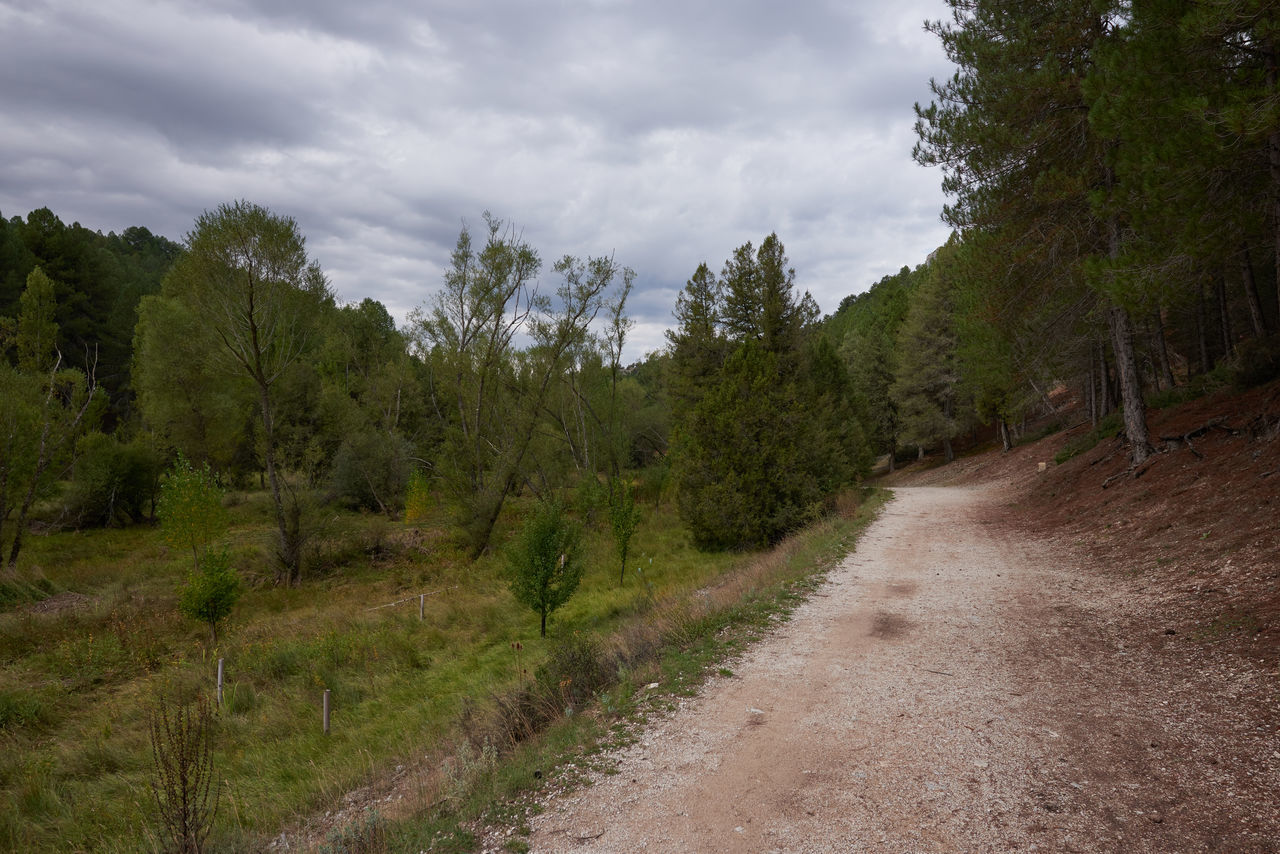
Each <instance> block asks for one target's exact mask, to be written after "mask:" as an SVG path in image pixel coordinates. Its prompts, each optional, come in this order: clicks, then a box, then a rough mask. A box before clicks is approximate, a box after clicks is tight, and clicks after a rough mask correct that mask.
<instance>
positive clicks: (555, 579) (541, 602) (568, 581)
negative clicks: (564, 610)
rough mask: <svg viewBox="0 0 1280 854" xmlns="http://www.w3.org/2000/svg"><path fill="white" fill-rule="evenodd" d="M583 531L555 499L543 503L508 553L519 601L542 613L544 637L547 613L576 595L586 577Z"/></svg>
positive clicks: (512, 578) (545, 634) (508, 566)
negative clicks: (581, 550)
mask: <svg viewBox="0 0 1280 854" xmlns="http://www.w3.org/2000/svg"><path fill="white" fill-rule="evenodd" d="M580 541H581V531H580V529H579V528H578V526H577V525H575V524H574V523H573V522H572V521H571V520H570V519H568V518H566V516H565V514H564V509H563V508H562V507H561V506H560V505H559V504H558V503H555V502H542V503H540V504H539V505H538V509H537V511H536V512H535V513H534V515H533V516H532V517H530V518H529V520H528V521H527V522H526V523H525V525H524V528H522V529H521V531H520V535H519V536H518V537H517V538H516V541H515V543H514V544H513V545H512V547H511V549H510V551H509V552H508V554H507V569H508V573H509V584H510V587H511V592H512V594H514V595H515V597H516V600H517V601H519V602H520V603H521V604H523V605H527V606H528V607H530V608H532V609H533V610H534V611H537V612H538V615H539V617H540V618H541V629H542V637H544V638H545V637H546V636H547V616H548V615H549V614H550V613H551V612H552V611H554V610H556V609H557V608H559V607H560V606H561V605H563V604H564V603H565V602H568V601H569V598H570V597H571V596H573V594H574V592H575V591H576V590H577V589H578V583H579V582H580V581H581V580H582V571H583V564H582V561H581V559H580V557H579V543H580Z"/></svg>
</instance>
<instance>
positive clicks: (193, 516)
mask: <svg viewBox="0 0 1280 854" xmlns="http://www.w3.org/2000/svg"><path fill="white" fill-rule="evenodd" d="M159 515H160V528H161V531H162V533H163V534H164V538H165V540H166V542H168V543H169V544H170V545H172V546H176V547H178V548H183V549H186V548H190V549H191V561H192V566H193V572H192V573H191V574H190V576H188V578H187V581H186V584H184V585H183V588H182V590H181V595H180V598H179V599H178V610H179V611H181V612H182V613H183V615H184V616H187V617H190V618H192V619H194V620H203V621H204V622H205V623H207V624H208V625H209V637H210V639H211V640H212V642H213V643H217V642H218V624H219V623H221V622H222V621H223V620H224V619H226V617H227V616H228V615H229V614H230V613H231V609H232V608H233V607H234V606H235V604H236V600H237V599H239V598H240V593H241V592H242V591H243V589H244V586H243V585H242V584H241V583H240V576H239V575H237V574H236V571H235V569H234V568H232V566H231V557H230V555H229V554H227V551H226V549H220V550H216V551H213V552H208V553H206V551H205V549H206V546H208V545H209V543H210V542H212V541H213V540H215V539H217V538H218V536H220V535H221V534H222V533H223V532H224V531H225V530H226V529H227V515H226V512H225V511H224V510H223V509H222V490H221V489H219V488H218V484H217V481H216V480H215V478H214V476H213V472H212V471H210V469H209V464H208V463H205V464H204V466H203V467H201V468H195V467H193V466H192V465H191V463H190V462H188V461H187V460H186V459H184V458H183V457H178V461H177V463H175V464H174V466H173V469H172V470H171V471H170V472H169V477H168V479H167V480H166V481H165V483H164V485H163V486H162V487H161V490H160V507H159ZM202 556H203V561H202V560H201V558H202Z"/></svg>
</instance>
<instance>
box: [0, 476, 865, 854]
mask: <svg viewBox="0 0 1280 854" xmlns="http://www.w3.org/2000/svg"><path fill="white" fill-rule="evenodd" d="M227 504H228V508H227V509H228V512H229V515H230V516H231V528H230V531H229V532H228V534H227V535H226V537H225V538H224V541H223V542H220V543H218V544H217V545H218V546H220V547H222V546H225V547H226V548H227V549H228V550H229V552H230V554H231V556H232V561H233V563H234V564H235V565H236V568H237V569H238V570H240V571H241V573H242V575H243V576H244V577H245V579H246V581H247V583H248V584H249V589H248V590H247V592H246V593H245V595H244V597H243V598H242V599H241V601H240V602H239V603H237V605H236V606H235V609H234V611H233V613H232V614H231V616H230V617H229V618H228V620H227V623H226V628H225V631H220V632H219V635H218V639H217V642H216V644H215V643H213V642H211V639H210V636H209V632H208V630H207V627H204V626H201V625H200V624H199V623H196V622H195V621H191V620H186V619H183V618H182V617H181V616H180V615H179V613H178V610H177V601H178V588H179V583H180V581H181V580H182V579H183V578H184V577H185V574H186V564H185V563H184V558H185V555H179V554H176V553H171V552H169V551H168V550H167V549H166V548H165V547H164V545H163V544H162V543H161V542H160V539H159V536H158V533H157V532H156V531H155V530H154V529H150V528H147V527H145V526H137V527H132V528H126V529H107V530H96V531H90V532H63V533H55V534H50V535H48V536H42V537H34V538H32V540H31V542H30V544H29V548H28V549H27V550H26V551H25V552H24V558H25V566H26V573H27V574H26V576H25V577H26V578H27V581H26V582H24V583H26V584H30V585H32V586H35V585H39V587H40V588H41V590H40V591H39V592H34V595H35V596H37V597H39V595H40V592H46V591H54V590H56V591H66V592H67V593H68V594H69V595H68V597H67V598H66V599H65V600H62V601H60V602H59V607H58V608H50V609H47V610H39V609H34V608H31V607H29V606H27V605H21V604H18V603H10V604H9V606H8V607H9V610H7V611H6V612H4V613H0V736H2V737H3V738H4V742H5V746H6V748H7V749H6V750H5V751H3V752H0V850H13V851H45V850H66V851H77V850H94V851H104V852H123V851H136V850H139V848H145V847H146V845H145V842H144V840H145V839H146V838H147V833H148V828H151V827H154V826H155V823H156V818H155V816H154V814H153V813H154V809H153V807H152V806H151V805H150V804H149V798H148V797H147V793H148V791H149V789H148V780H149V778H150V776H151V772H152V769H151V749H150V744H149V736H148V730H147V714H146V710H147V705H148V702H149V698H151V697H154V696H155V694H156V691H157V690H158V689H160V688H161V687H164V688H166V689H167V690H172V691H178V692H181V693H183V694H185V695H188V696H194V695H195V694H198V693H200V692H209V693H212V690H213V687H214V686H213V683H214V677H215V674H216V672H217V663H218V660H219V659H222V660H223V661H224V664H225V685H224V697H223V704H222V706H221V708H220V709H218V711H217V713H216V714H217V719H218V725H217V739H216V743H215V744H214V749H213V763H214V767H215V768H216V773H217V780H218V786H219V792H218V794H219V796H220V799H221V800H220V803H221V807H220V808H219V810H218V814H217V816H216V819H215V820H214V822H213V827H212V830H211V832H210V835H209V839H208V843H207V845H206V846H205V850H208V851H221V852H235V851H245V852H248V851H258V850H262V847H263V846H264V844H265V842H266V841H267V840H269V839H271V838H274V837H278V836H279V834H280V831H281V830H282V829H284V828H287V827H288V826H290V824H291V823H292V822H295V821H297V819H298V817H299V816H305V815H310V814H313V813H316V812H319V813H323V812H325V811H326V810H330V809H332V808H333V806H334V805H335V804H337V803H338V802H339V801H340V800H341V799H342V797H343V795H344V794H345V793H347V792H351V791H353V790H356V789H359V788H360V787H362V786H365V785H368V784H370V783H371V782H374V781H376V780H378V779H381V777H382V776H383V774H384V771H385V769H387V768H392V767H395V766H396V765H399V764H403V765H405V766H406V767H409V768H412V769H414V774H415V775H417V779H418V780H419V784H418V787H417V789H416V790H415V794H414V797H413V798H412V799H411V800H412V801H413V803H414V804H417V805H418V806H419V807H420V808H421V809H423V810H425V809H426V808H427V807H428V806H430V805H432V804H435V806H434V807H433V808H432V809H433V810H434V812H430V813H429V814H430V815H432V816H436V818H433V819H430V821H435V822H438V826H439V827H440V828H453V830H448V831H447V832H446V831H444V830H442V831H441V833H444V834H445V835H446V836H447V835H448V834H450V833H456V834H459V838H462V837H463V836H465V834H466V831H465V828H463V825H462V823H461V820H460V819H459V818H458V816H467V815H475V814H477V811H478V810H479V809H480V807H479V806H476V805H477V804H491V803H492V802H493V800H494V793H495V792H506V791H516V790H518V789H519V785H520V784H523V783H524V782H526V778H528V779H534V778H533V775H532V769H528V768H522V767H521V766H520V764H519V763H520V762H521V761H528V762H536V763H539V764H541V763H544V762H548V761H549V760H546V759H544V758H542V757H543V754H541V753H537V752H536V751H541V750H546V751H550V752H551V753H556V752H557V751H558V750H565V751H570V752H572V751H574V750H578V749H580V746H581V745H582V744H584V743H586V741H585V740H586V739H588V738H603V737H606V736H607V733H608V729H607V727H605V728H604V729H600V730H598V731H597V729H596V728H597V727H599V726H601V723H600V722H601V721H603V720H609V721H614V720H620V719H621V718H622V717H625V716H626V715H627V714H630V713H631V710H634V709H635V708H636V707H637V702H638V701H637V700H636V697H637V695H639V694H643V691H642V690H639V689H638V688H637V686H638V685H645V684H649V683H651V682H653V681H661V682H662V683H663V684H664V685H669V686H671V687H672V689H673V690H674V689H676V688H678V686H680V685H686V684H689V685H691V684H694V680H695V679H696V678H697V677H695V676H694V674H695V673H696V672H698V667H700V666H701V665H700V664H699V663H698V662H700V661H702V660H703V658H704V657H706V656H710V655H712V654H721V653H723V651H724V650H726V649H728V650H730V651H731V650H732V649H733V648H736V647H732V646H730V645H729V644H730V641H727V640H724V639H721V638H719V637H718V633H720V632H721V631H722V630H724V629H725V627H726V626H729V625H739V624H740V625H742V626H747V627H751V628H749V630H748V629H743V632H745V634H750V633H752V632H758V631H759V630H761V626H762V625H763V624H762V623H761V622H760V621H761V620H762V619H763V618H762V617H760V616H759V614H761V613H763V611H761V610H760V609H761V608H764V607H765V606H764V605H762V604H751V603H754V602H756V601H757V599H759V600H760V602H774V601H776V602H778V603H783V604H785V602H786V601H788V599H789V597H791V596H793V595H794V596H798V595H799V593H800V592H801V588H802V584H803V582H802V581H801V578H802V577H803V576H805V575H806V574H807V573H809V572H811V571H812V568H813V566H815V565H816V563H815V560H816V559H814V558H813V557H812V556H809V557H805V556H804V554H803V552H804V549H806V548H818V546H814V545H810V546H797V545H787V546H785V547H783V548H781V549H780V550H778V551H777V552H775V553H771V554H777V555H784V556H785V557H782V558H777V559H778V560H781V561H782V563H781V564H778V565H771V564H768V561H769V560H774V558H766V557H761V556H756V555H733V554H704V553H700V552H697V551H696V550H695V549H693V547H692V544H691V543H690V542H689V539H688V536H687V534H685V533H684V531H683V529H682V528H681V526H680V525H679V523H678V521H677V520H676V519H675V518H674V513H673V511H672V510H671V508H670V507H668V506H662V507H659V508H654V507H653V505H648V506H646V513H645V519H644V521H643V523H642V525H641V527H640V528H639V530H638V531H637V532H636V535H635V539H634V541H633V543H632V546H631V555H632V558H631V560H630V565H629V566H628V568H627V572H626V578H625V583H623V584H619V582H618V570H617V566H618V564H617V559H616V556H615V553H614V551H613V543H612V537H611V536H610V534H609V532H608V531H607V530H606V529H605V524H606V523H605V522H604V521H603V520H598V521H597V523H596V524H595V526H594V527H591V528H589V529H588V532H587V536H586V540H585V542H584V548H585V554H584V557H585V560H586V562H587V565H588V567H589V570H588V573H587V575H586V577H585V578H584V579H583V582H582V586H581V588H580V589H579V591H578V593H577V594H576V596H575V597H574V598H573V599H572V600H571V601H570V602H569V603H568V604H566V605H565V606H564V607H563V608H562V609H561V610H559V611H557V612H556V613H555V615H554V617H553V619H552V621H551V622H550V623H549V625H548V633H549V635H550V637H549V638H548V639H547V641H541V640H540V639H539V638H538V637H537V634H538V623H537V620H536V618H535V615H532V614H531V613H530V612H529V611H528V610H527V609H525V608H523V607H521V606H519V605H518V604H517V603H515V601H514V600H513V599H512V597H511V596H510V594H509V593H508V591H507V589H506V585H505V582H504V579H503V576H502V572H501V567H500V565H499V560H498V559H496V558H493V557H486V558H482V559H481V560H480V561H477V562H475V563H472V562H469V561H467V560H466V559H465V557H464V556H463V555H462V553H461V552H460V550H459V547H458V546H457V545H456V544H454V543H453V542H452V541H451V540H450V539H449V538H448V537H443V536H439V535H438V532H439V531H441V530H444V529H445V523H444V518H445V514H444V510H443V508H440V507H435V508H433V511H432V512H433V513H434V514H435V515H434V516H433V517H432V518H431V519H430V520H427V521H424V522H423V523H422V525H421V526H412V525H405V524H403V523H388V522H387V521H386V520H385V518H383V517H377V516H370V515H362V514H358V513H348V512H345V511H344V512H342V513H341V514H340V516H339V517H336V518H335V521H333V522H331V523H329V526H328V529H327V536H328V537H329V538H331V539H332V544H331V545H326V548H327V549H329V550H330V553H331V554H337V553H339V552H341V553H342V562H341V564H338V563H332V564H331V563H328V562H326V563H325V566H324V570H323V572H317V573H315V574H313V575H311V576H309V577H308V579H307V580H306V581H305V583H304V584H303V585H302V586H301V587H297V588H292V587H274V586H270V585H269V584H267V583H264V582H265V580H266V579H268V578H269V577H270V571H269V566H268V564H267V563H266V561H267V557H266V556H267V555H269V554H270V544H271V537H272V528H271V519H270V514H269V512H267V509H268V508H267V504H266V502H265V501H264V500H263V497H262V496H261V495H260V494H257V493H248V494H237V495H234V496H231V498H230V500H228V502H227ZM517 509H518V508H517ZM848 525H849V523H847V522H843V521H841V522H827V523H823V524H822V525H819V526H817V527H816V528H814V529H813V530H812V531H811V532H806V533H805V534H803V535H801V536H800V537H799V538H797V539H795V540H793V541H791V542H792V543H802V544H803V543H825V544H826V545H824V546H822V548H825V549H827V552H824V554H827V553H830V554H834V552H835V550H837V545H838V543H839V542H841V541H845V540H847V536H848V535H847V533H845V532H846V531H847V530H848ZM797 549H799V551H796V550H797ZM792 562H794V563H795V566H791V563H792ZM818 562H819V563H820V561H818ZM763 565H770V566H773V568H771V569H768V570H767V571H766V570H763V569H759V568H756V569H753V568H752V567H758V566H763ZM32 579H36V580H35V581H32ZM695 591H702V592H701V593H695ZM70 594H74V596H71V595H70ZM420 594H425V595H424V596H423V598H422V599H419V595H420ZM29 595H31V592H30V591H27V592H24V593H23V594H22V595H21V596H20V597H15V598H27V597H28V596H29ZM722 597H723V598H722ZM41 598H42V597H41ZM419 602H421V603H422V616H421V619H420V618H419ZM737 602H741V603H747V604H735V605H732V606H731V605H729V604H727V603H737ZM708 603H711V604H710V605H709V604H708ZM769 607H773V606H769ZM752 615H755V616H752ZM734 631H737V630H734ZM732 635H733V633H732V632H728V633H726V637H730V636H732ZM733 643H736V641H735V642H733ZM717 651H718V652H717ZM326 689H328V690H329V692H330V698H331V705H332V726H331V731H330V733H329V734H328V735H325V734H324V733H323V732H322V731H321V720H320V702H321V697H322V696H323V694H324V691H325V690H326ZM465 698H472V699H471V700H467V699H465ZM600 709H605V710H608V711H606V712H604V713H603V717H602V716H601V713H599V712H598V711H596V710H600ZM587 710H593V711H591V713H589V714H584V712H585V711H587ZM619 716H621V717H619ZM579 728H580V729H579ZM486 745H487V747H486ZM531 745H538V747H537V748H536V751H535V752H532V753H531V752H530V751H531V750H535V749H534V748H533V747H531ZM486 751H488V752H486ZM486 756H493V757H494V758H495V759H497V758H499V757H500V758H501V760H502V761H497V762H495V763H493V764H490V763H489V762H488V760H487V759H486V758H485V757H486ZM521 756H528V757H532V758H529V759H527V760H520V759H519V758H518V757H521ZM446 760H447V761H446ZM513 762H514V763H515V764H512V763H513ZM446 767H448V768H451V769H452V771H451V772H450V773H451V774H452V777H450V776H449V775H448V774H445V773H444V771H443V770H442V769H444V768H446ZM469 804H470V805H472V806H468V805H469ZM362 821H364V825H362V826H361V827H355V828H350V829H349V830H350V831H351V832H350V833H347V831H345V830H343V831H339V832H337V833H336V834H335V835H334V837H333V838H332V839H331V840H329V841H328V842H326V843H325V844H327V845H329V848H330V850H333V851H339V850H351V851H376V850H382V848H380V846H385V845H388V844H392V845H394V846H396V847H392V848H390V849H387V850H401V848H400V846H399V843H398V842H395V840H398V839H404V838H411V837H412V838H419V837H423V836H424V834H425V836H429V837H431V838H432V839H434V838H435V832H434V831H427V830H423V829H422V828H423V827H428V826H430V824H429V823H426V824H424V823H423V822H422V821H419V822H418V823H416V824H409V825H406V824H403V823H402V822H401V821H399V820H393V819H392V818H390V817H388V816H385V815H383V814H378V815H377V817H376V819H375V818H373V817H371V816H365V817H364V818H363V819H362ZM424 821H425V820H424ZM383 840H392V842H385V841H383ZM317 844H319V840H317ZM422 847H426V846H425V845H424V846H422ZM414 850H418V849H414ZM437 850H439V847H437Z"/></svg>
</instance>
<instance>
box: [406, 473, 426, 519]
mask: <svg viewBox="0 0 1280 854" xmlns="http://www.w3.org/2000/svg"><path fill="white" fill-rule="evenodd" d="M430 518H431V489H430V484H429V482H428V481H427V476H426V474H424V473H423V472H422V470H421V469H417V468H415V469H414V470H413V471H412V473H410V475H409V483H408V486H406V487H405V494H404V521H405V523H406V524H409V525H420V524H422V523H423V522H425V521H427V520H428V519H430Z"/></svg>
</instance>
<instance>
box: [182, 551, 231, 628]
mask: <svg viewBox="0 0 1280 854" xmlns="http://www.w3.org/2000/svg"><path fill="white" fill-rule="evenodd" d="M203 564H204V565H203V566H202V567H201V568H200V569H198V570H196V571H195V572H193V573H192V574H191V575H190V576H189V577H188V578H187V583H186V585H185V586H184V587H183V588H182V591H181V594H180V595H179V597H178V610H179V611H180V612H181V613H182V615H183V616H186V617H190V618H191V619H193V620H202V621H204V622H205V623H207V624H208V626H209V635H210V636H211V637H212V638H213V641H214V643H217V641H218V625H219V624H220V623H221V622H222V621H223V620H225V619H226V618H227V616H229V615H230V614H231V609H232V608H233V607H235V604H236V601H237V600H238V599H239V598H240V594H241V593H242V592H243V591H244V585H243V583H242V582H241V581H240V576H239V575H238V574H236V571H235V570H234V569H232V568H231V557H230V555H228V554H227V552H226V550H225V549H223V550H219V551H210V552H206V553H205V556H204V561H203Z"/></svg>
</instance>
